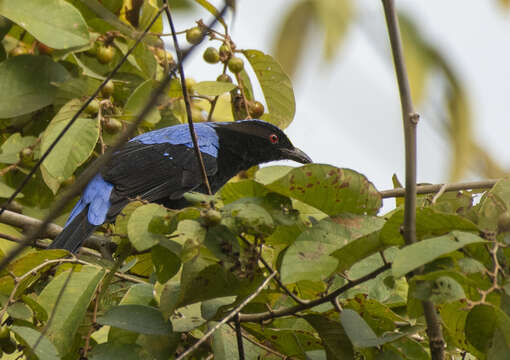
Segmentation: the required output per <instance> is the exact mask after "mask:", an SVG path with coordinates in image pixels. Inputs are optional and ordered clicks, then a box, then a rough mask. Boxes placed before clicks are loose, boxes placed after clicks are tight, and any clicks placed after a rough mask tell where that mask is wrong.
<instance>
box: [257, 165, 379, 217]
mask: <svg viewBox="0 0 510 360" xmlns="http://www.w3.org/2000/svg"><path fill="white" fill-rule="evenodd" d="M266 187H267V188H268V189H270V190H273V191H275V192H277V193H280V194H283V195H285V196H288V197H291V198H294V199H297V200H299V201H302V202H304V203H306V204H308V205H312V206H313V207H315V208H317V209H319V210H321V211H323V212H325V213H326V214H328V215H336V214H340V213H344V212H349V213H353V214H367V215H374V214H376V213H377V211H378V210H379V208H380V207H381V205H382V201H381V196H380V194H379V192H378V191H377V190H376V188H375V187H374V185H373V184H372V183H371V182H369V181H368V180H367V179H366V178H365V176H363V175H362V174H360V173H357V172H356V171H354V170H350V169H339V168H336V167H334V166H331V165H323V164H308V165H305V166H301V167H298V168H294V169H292V170H291V171H289V172H288V173H287V174H286V175H285V176H283V177H281V178H279V179H278V180H276V181H274V182H272V183H270V184H267V185H266Z"/></svg>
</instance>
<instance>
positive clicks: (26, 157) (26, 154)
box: [19, 147, 34, 165]
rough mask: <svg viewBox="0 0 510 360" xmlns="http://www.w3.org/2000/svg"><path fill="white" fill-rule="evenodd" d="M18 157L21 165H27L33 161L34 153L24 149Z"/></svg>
mask: <svg viewBox="0 0 510 360" xmlns="http://www.w3.org/2000/svg"><path fill="white" fill-rule="evenodd" d="M19 156H20V159H21V162H22V163H23V164H25V165H29V164H30V163H31V162H32V160H33V159H34V151H33V150H32V149H31V148H29V147H26V148H24V149H22V150H21V151H20V153H19Z"/></svg>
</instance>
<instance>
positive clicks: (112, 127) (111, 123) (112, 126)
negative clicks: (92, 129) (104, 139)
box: [104, 118, 122, 134]
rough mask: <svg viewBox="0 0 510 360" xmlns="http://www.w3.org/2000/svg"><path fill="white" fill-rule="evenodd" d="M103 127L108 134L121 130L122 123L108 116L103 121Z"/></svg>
mask: <svg viewBox="0 0 510 360" xmlns="http://www.w3.org/2000/svg"><path fill="white" fill-rule="evenodd" d="M104 128H105V130H106V131H108V132H109V133H110V134H117V133H118V132H120V131H121V130H122V123H121V122H120V121H119V120H117V119H114V118H108V119H106V121H105V122H104Z"/></svg>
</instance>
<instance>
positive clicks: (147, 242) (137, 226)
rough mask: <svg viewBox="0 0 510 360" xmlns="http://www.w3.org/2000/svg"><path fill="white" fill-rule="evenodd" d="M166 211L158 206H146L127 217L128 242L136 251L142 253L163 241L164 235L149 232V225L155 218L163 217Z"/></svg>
mask: <svg viewBox="0 0 510 360" xmlns="http://www.w3.org/2000/svg"><path fill="white" fill-rule="evenodd" d="M165 215H166V210H165V208H164V207H163V206H160V205H158V204H147V205H143V206H140V207H137V208H136V209H135V211H133V213H132V214H131V216H130V217H129V222H128V225H127V231H128V236H129V241H131V244H133V246H134V247H135V249H136V250H138V251H144V250H147V249H149V248H151V247H152V246H154V245H156V244H158V243H159V241H160V240H161V239H164V238H165V237H164V235H162V234H155V233H152V232H150V231H149V224H150V222H151V221H152V218H153V217H155V216H165Z"/></svg>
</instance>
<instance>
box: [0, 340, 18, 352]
mask: <svg viewBox="0 0 510 360" xmlns="http://www.w3.org/2000/svg"><path fill="white" fill-rule="evenodd" d="M0 348H1V349H2V351H3V352H4V353H6V354H12V353H13V352H15V351H16V343H15V342H14V341H12V340H11V339H10V338H5V339H0Z"/></svg>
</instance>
